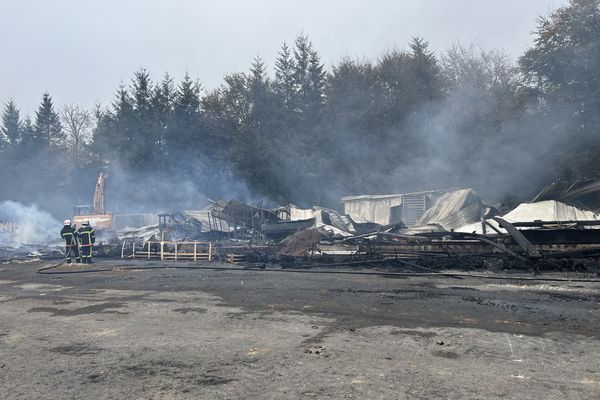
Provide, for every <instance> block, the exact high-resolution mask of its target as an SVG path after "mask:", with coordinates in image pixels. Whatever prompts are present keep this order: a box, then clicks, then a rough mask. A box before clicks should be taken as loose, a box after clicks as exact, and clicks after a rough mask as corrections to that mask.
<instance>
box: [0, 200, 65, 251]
mask: <svg viewBox="0 0 600 400" xmlns="http://www.w3.org/2000/svg"><path fill="white" fill-rule="evenodd" d="M0 222H4V223H9V225H7V226H6V228H5V229H6V231H4V232H0V246H10V247H17V246H20V245H24V244H53V243H57V242H59V240H60V235H59V231H60V228H61V226H62V224H61V223H60V222H59V221H57V220H56V219H55V218H54V217H53V216H52V215H51V214H50V213H49V212H47V211H44V210H41V209H39V208H38V207H37V206H36V205H35V204H32V205H24V204H21V203H17V202H14V201H11V200H7V201H3V202H1V203H0ZM9 227H10V229H9ZM12 227H14V232H13V231H12V230H13V229H12Z"/></svg>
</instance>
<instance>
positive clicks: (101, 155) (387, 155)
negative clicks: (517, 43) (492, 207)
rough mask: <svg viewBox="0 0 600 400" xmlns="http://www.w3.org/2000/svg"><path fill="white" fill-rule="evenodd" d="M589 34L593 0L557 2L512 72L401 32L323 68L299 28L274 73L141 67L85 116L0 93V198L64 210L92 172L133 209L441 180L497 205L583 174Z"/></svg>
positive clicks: (257, 66) (296, 197)
mask: <svg viewBox="0 0 600 400" xmlns="http://www.w3.org/2000/svg"><path fill="white" fill-rule="evenodd" d="M599 27H600V0H571V1H570V3H569V4H568V5H567V6H565V7H561V8H559V9H557V10H556V11H554V12H552V13H550V14H549V15H547V16H545V17H541V18H540V19H539V21H538V25H537V29H536V32H535V41H534V44H533V46H532V47H531V48H530V49H528V50H527V51H526V52H525V53H524V54H523V55H522V56H521V57H519V59H518V61H517V62H513V61H512V60H511V59H510V57H508V56H507V55H506V54H505V53H504V52H502V51H500V50H481V49H479V48H477V47H475V46H467V47H465V46H461V45H456V46H454V47H452V48H451V49H449V50H447V51H445V52H443V53H441V54H435V53H434V52H433V51H432V50H431V49H430V46H429V44H428V42H427V41H426V40H425V39H424V38H421V37H416V38H413V39H412V40H411V41H410V42H409V43H408V46H407V48H406V49H392V50H388V51H385V52H383V54H382V55H381V56H380V57H379V58H377V59H376V60H356V59H350V58H346V59H342V60H340V61H339V62H337V63H336V64H334V65H332V66H331V67H330V68H329V69H326V68H325V66H324V64H323V62H322V60H321V57H320V55H319V53H318V51H317V50H316V49H315V48H314V46H313V44H312V43H311V41H310V39H309V37H308V36H306V35H304V34H301V35H298V36H297V37H296V39H295V41H294V43H293V44H290V45H288V44H286V43H284V44H283V45H282V47H281V49H280V51H279V53H278V55H277V58H276V61H275V64H274V68H273V69H274V73H273V74H269V73H268V71H267V66H266V65H265V62H264V61H263V60H262V59H261V58H259V57H257V58H255V59H254V60H253V61H252V63H251V65H250V68H249V70H248V71H246V72H239V73H232V74H228V75H226V76H225V77H224V79H223V83H222V84H221V85H220V86H219V87H218V88H214V89H208V88H204V87H202V86H201V84H200V82H199V81H198V80H195V79H192V78H191V77H190V76H189V75H186V76H185V77H184V78H183V79H182V80H181V81H179V82H176V81H175V80H174V79H173V78H172V77H171V76H169V75H168V74H165V75H164V76H163V77H160V78H158V79H154V78H153V77H151V76H150V74H149V73H148V72H147V71H146V70H145V69H144V68H141V69H139V70H138V71H136V72H135V73H134V74H133V77H132V79H131V82H130V83H129V84H128V85H121V86H120V87H118V88H117V90H116V92H115V96H114V99H113V101H112V103H111V104H109V105H104V106H101V105H99V106H97V107H96V108H95V109H94V110H86V109H84V108H82V107H80V106H78V105H63V106H61V107H58V106H56V105H55V103H54V99H53V98H52V97H51V95H50V94H49V93H44V94H43V96H42V100H41V102H40V106H39V109H38V110H37V111H36V113H35V118H34V119H33V120H32V119H30V118H29V117H23V116H22V115H21V114H20V111H19V108H18V105H17V104H15V102H14V101H13V100H10V99H9V100H8V101H6V103H5V104H4V108H3V110H2V120H1V130H0V132H1V134H0V155H1V161H0V167H1V170H0V177H1V178H0V179H1V180H2V182H3V185H2V188H0V198H2V199H13V200H20V201H25V202H31V201H37V202H41V203H43V202H48V201H49V199H53V200H56V202H55V203H53V207H54V209H57V210H58V209H60V211H62V212H66V211H67V210H68V209H67V208H66V207H67V206H68V207H69V208H70V207H71V206H72V205H73V204H74V203H75V202H89V200H88V198H89V197H90V196H91V192H92V191H93V186H94V182H95V177H96V176H97V174H98V172H99V171H105V172H108V174H109V176H110V175H111V174H112V177H113V179H112V181H111V178H109V182H113V183H112V185H113V186H112V187H113V188H114V190H113V192H112V193H113V198H116V197H119V198H120V199H121V200H119V201H121V202H123V203H124V202H129V203H130V204H131V208H132V209H133V208H135V205H136V204H137V205H144V206H147V207H161V208H167V209H168V208H170V207H172V208H174V207H181V206H185V207H190V206H194V204H189V202H190V199H193V201H198V202H199V201H200V200H198V199H200V198H201V197H207V198H212V199H216V198H228V197H239V198H241V199H242V200H247V201H254V200H255V199H258V198H266V199H269V200H271V201H272V202H274V203H279V204H287V203H290V202H292V203H296V204H300V205H305V206H308V205H312V204H321V205H326V206H336V205H337V204H338V202H339V197H340V196H341V195H350V194H368V193H386V192H388V193H389V192H406V191H412V190H425V189H434V188H444V187H451V186H474V187H475V188H476V189H477V190H479V191H480V192H482V193H483V194H488V195H490V196H492V197H494V198H495V199H496V200H506V199H507V198H508V199H509V198H511V197H516V198H518V197H520V196H521V197H526V196H528V195H530V194H531V193H533V192H535V191H536V190H539V188H540V186H541V185H542V184H544V183H545V182H547V181H548V180H553V179H558V178H567V179H570V178H574V177H597V176H598V175H599V173H600V164H599V163H598V156H599V155H600V141H599V138H598V133H599V132H600V74H599V72H598V71H600V28H599ZM117 192H118V196H117ZM108 196H109V198H110V193H109V194H108ZM122 206H123V207H125V206H124V205H123V204H122Z"/></svg>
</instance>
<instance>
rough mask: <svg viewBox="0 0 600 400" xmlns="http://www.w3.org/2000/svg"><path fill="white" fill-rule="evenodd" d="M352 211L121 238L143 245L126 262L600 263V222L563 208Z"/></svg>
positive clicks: (180, 223)
mask: <svg viewBox="0 0 600 400" xmlns="http://www.w3.org/2000/svg"><path fill="white" fill-rule="evenodd" d="M342 202H343V203H344V208H345V213H340V212H338V211H336V210H332V209H328V208H324V207H319V206H315V207H312V208H309V209H301V208H298V207H296V206H295V205H293V204H290V205H288V206H285V207H278V208H274V209H269V208H265V207H263V206H262V205H261V204H259V205H257V206H250V205H246V204H243V203H241V202H239V201H237V200H231V201H229V202H225V201H222V200H220V201H216V202H212V203H211V204H210V205H209V206H208V207H206V208H204V209H201V210H187V211H183V212H177V213H171V214H161V215H160V222H159V224H158V225H150V226H145V227H141V228H137V229H129V230H126V231H122V232H120V233H119V238H120V239H121V240H122V241H129V242H131V241H138V243H139V245H138V247H137V249H138V250H137V251H138V253H136V250H135V249H136V247H135V245H134V246H133V247H132V249H133V250H132V251H133V253H134V254H130V253H129V252H128V250H127V249H128V248H129V245H123V246H122V248H123V252H122V256H123V257H134V258H135V257H139V255H140V254H141V257H142V258H153V257H154V258H159V257H160V258H161V259H164V258H162V257H161V254H160V251H159V247H160V246H158V244H159V243H162V246H163V248H165V249H168V251H167V250H163V251H164V252H165V254H167V255H168V256H169V257H170V256H172V255H173V254H174V253H173V251H175V253H177V245H176V243H178V242H179V243H180V245H179V247H180V248H184V246H188V248H189V246H190V243H196V245H195V248H199V247H198V246H204V247H202V248H203V249H204V250H203V251H204V252H203V253H198V254H196V255H193V253H189V252H188V253H185V256H182V257H181V258H182V259H183V258H185V257H187V258H188V259H189V258H190V257H192V258H193V259H200V258H199V257H201V256H202V257H205V258H206V254H209V253H210V258H209V259H211V260H215V259H220V260H225V261H232V260H233V261H248V260H260V261H265V260H275V261H277V260H282V259H284V258H285V259H289V257H296V258H302V259H304V260H306V259H307V258H310V262H311V263H312V262H318V261H319V259H320V258H322V259H327V260H328V261H330V260H331V257H335V258H336V259H339V260H341V261H343V260H350V259H352V260H353V261H355V260H365V261H368V260H383V261H385V260H413V261H415V260H416V261H418V262H420V263H422V264H428V265H438V264H446V265H448V264H452V263H454V264H463V265H473V264H477V263H479V264H481V265H491V264H494V265H498V262H500V263H501V264H502V265H512V264H513V263H515V262H517V263H520V264H521V265H531V264H535V265H537V266H539V265H542V264H543V265H550V264H552V265H556V264H557V261H556V260H560V259H570V260H582V261H581V264H582V265H583V264H585V265H595V264H594V263H591V264H590V263H589V262H588V261H585V260H590V259H596V257H599V256H600V229H597V228H598V227H600V215H598V214H596V213H595V212H593V211H590V210H585V209H581V208H578V207H575V206H573V205H569V204H565V203H562V202H559V201H555V200H544V201H539V202H534V203H523V204H520V205H518V206H517V207H515V208H514V209H513V210H511V211H509V212H507V213H501V212H500V211H499V210H498V209H497V208H495V207H492V206H490V205H488V204H486V203H485V202H484V201H483V200H482V199H481V197H480V196H479V195H478V194H477V193H476V192H475V191H473V190H472V189H469V188H466V189H458V190H451V191H429V192H419V193H409V194H406V195H403V194H398V195H377V196H372V195H361V196H352V197H345V198H343V199H342ZM386 207H387V208H386ZM403 217H404V218H406V221H404V220H402V218H403ZM144 243H147V245H146V246H145V245H144ZM206 243H209V244H210V246H208V245H206ZM207 246H208V247H207ZM207 249H209V250H207ZM195 251H196V250H195ZM207 251H208V252H209V253H206V252H207ZM182 254H183V253H182ZM323 256H328V257H323ZM490 260H495V261H494V262H491V261H490ZM558 264H560V263H558ZM571 264H573V263H571Z"/></svg>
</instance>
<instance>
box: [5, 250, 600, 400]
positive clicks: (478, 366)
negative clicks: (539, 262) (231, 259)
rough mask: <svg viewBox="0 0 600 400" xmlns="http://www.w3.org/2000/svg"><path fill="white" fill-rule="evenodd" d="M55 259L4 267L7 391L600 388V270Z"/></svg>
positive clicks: (266, 395)
mask: <svg viewBox="0 0 600 400" xmlns="http://www.w3.org/2000/svg"><path fill="white" fill-rule="evenodd" d="M45 264H46V263H41V262H40V263H23V264H14V263H13V264H3V265H0V398H1V399H298V398H300V399H305V398H318V399H349V398H354V399H435V398H444V399H596V400H597V399H599V398H600V361H599V360H600V283H580V282H523V281H516V280H493V279H481V278H477V279H474V278H464V279H452V278H448V277H443V276H435V277H423V276H419V277H402V278H400V277H382V276H371V275H345V274H323V273H294V272H270V271H211V270H184V269H155V270H123V269H121V270H119V269H116V270H113V271H110V272H98V273H90V274H70V275H39V274H36V270H37V269H38V268H40V267H41V266H42V265H45ZM116 264H117V265H119V266H121V267H122V266H123V264H122V263H118V262H110V261H103V262H101V263H100V267H103V268H107V267H111V266H113V265H116ZM127 265H130V266H132V265H133V266H160V264H156V263H143V262H140V263H136V264H132V263H128V264H127ZM178 265H182V264H178ZM183 265H185V264H183ZM95 266H96V267H97V266H98V264H96V265H95ZM71 268H73V267H71ZM63 269H67V268H63ZM551 276H554V277H556V276H560V277H563V278H564V277H575V275H574V274H565V273H561V274H558V273H555V274H553V275H551Z"/></svg>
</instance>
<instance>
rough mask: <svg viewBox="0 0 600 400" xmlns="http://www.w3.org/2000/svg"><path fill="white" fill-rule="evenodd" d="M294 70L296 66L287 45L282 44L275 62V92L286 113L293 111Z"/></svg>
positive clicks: (294, 91)
mask: <svg viewBox="0 0 600 400" xmlns="http://www.w3.org/2000/svg"><path fill="white" fill-rule="evenodd" d="M295 69H296V65H295V62H294V58H293V56H292V51H291V50H290V48H289V46H288V45H287V43H285V42H284V43H283V45H282V46H281V51H280V52H279V57H277V59H276V60H275V91H276V92H277V94H278V95H279V97H280V101H281V103H282V105H283V108H284V109H285V110H287V111H293V110H294V106H295V105H294V104H293V102H294V98H295V93H296V89H295V77H294V74H295Z"/></svg>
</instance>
